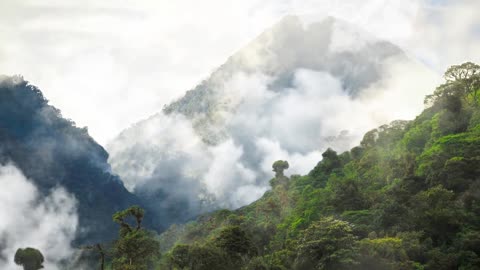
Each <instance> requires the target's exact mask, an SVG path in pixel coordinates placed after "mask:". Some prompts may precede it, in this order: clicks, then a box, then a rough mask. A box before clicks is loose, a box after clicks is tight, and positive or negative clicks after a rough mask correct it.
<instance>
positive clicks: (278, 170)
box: [272, 160, 288, 178]
mask: <svg viewBox="0 0 480 270" xmlns="http://www.w3.org/2000/svg"><path fill="white" fill-rule="evenodd" d="M272 168H273V171H274V172H275V177H277V178H280V177H283V176H284V174H283V171H284V170H286V169H288V161H286V160H277V161H275V162H274V163H273V165H272Z"/></svg>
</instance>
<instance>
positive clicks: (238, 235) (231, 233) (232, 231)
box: [214, 226, 256, 263]
mask: <svg viewBox="0 0 480 270" xmlns="http://www.w3.org/2000/svg"><path fill="white" fill-rule="evenodd" d="M214 245H215V246H217V247H219V248H220V249H221V250H223V251H224V252H225V253H226V254H227V255H228V256H229V258H231V259H232V260H233V261H235V262H237V263H241V262H242V261H244V259H246V258H247V257H250V256H252V255H254V254H255V253H256V252H255V248H254V246H253V244H252V241H251V239H250V237H248V235H247V233H246V232H245V231H244V230H242V229H241V228H240V227H239V226H228V227H225V228H224V229H223V230H222V231H221V232H220V235H219V236H218V237H217V238H215V240H214Z"/></svg>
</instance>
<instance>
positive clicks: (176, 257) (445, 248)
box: [161, 63, 480, 269]
mask: <svg viewBox="0 0 480 270" xmlns="http://www.w3.org/2000/svg"><path fill="white" fill-rule="evenodd" d="M479 73H480V67H479V66H477V65H474V64H472V63H466V64H463V65H460V66H453V67H452V68H450V69H449V70H448V71H447V72H446V74H445V75H446V76H445V77H446V79H447V81H446V83H445V84H444V85H441V86H440V87H438V88H437V90H436V91H435V92H434V94H433V95H431V96H428V97H427V98H426V100H425V101H426V103H427V105H428V106H427V107H428V108H427V109H425V110H424V111H423V112H422V113H421V114H420V115H419V116H418V117H417V118H416V119H415V120H413V121H408V122H407V121H395V122H393V123H391V124H389V125H384V126H381V127H379V128H377V129H375V130H372V131H370V132H368V133H367V134H365V137H364V138H363V140H362V142H361V144H360V146H358V147H355V148H353V149H351V150H350V151H348V152H344V153H341V154H337V153H336V152H335V151H334V150H331V149H329V150H327V151H326V152H325V153H324V154H323V160H322V161H321V162H319V163H318V165H317V166H316V167H315V168H314V169H313V170H312V171H311V172H310V173H309V174H308V175H303V176H300V175H292V176H291V177H290V178H289V179H288V178H286V177H285V176H283V173H282V172H283V170H284V169H285V168H287V167H288V166H285V165H286V164H285V163H282V164H283V166H278V165H279V163H276V165H277V166H274V167H275V170H276V171H277V175H276V177H275V178H274V179H272V181H271V184H272V190H271V191H269V192H267V193H265V195H264V196H263V197H262V198H261V199H260V200H258V201H256V202H254V203H252V204H251V205H248V206H246V207H243V208H241V209H238V210H236V211H228V210H222V211H217V212H214V213H211V214H207V215H204V216H202V217H200V218H198V219H197V220H196V221H194V222H191V223H188V224H186V225H181V226H178V225H176V226H172V227H171V228H170V229H169V230H168V231H166V232H164V233H163V234H162V236H161V243H162V248H163V249H164V251H168V253H166V254H165V255H164V256H163V262H162V263H163V266H164V267H165V268H166V269H480V268H479V266H480V181H479V180H480V102H479V100H480V97H479V96H480V89H479V88H480V77H479V76H480V75H479ZM167 267H168V268H167ZM162 269H163V268H162Z"/></svg>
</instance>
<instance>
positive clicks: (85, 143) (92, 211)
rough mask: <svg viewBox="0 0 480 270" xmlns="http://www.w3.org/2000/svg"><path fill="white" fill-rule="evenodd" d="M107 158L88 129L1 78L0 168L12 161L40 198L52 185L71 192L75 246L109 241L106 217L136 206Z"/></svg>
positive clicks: (13, 80) (25, 86)
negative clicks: (75, 221)
mask: <svg viewBox="0 0 480 270" xmlns="http://www.w3.org/2000/svg"><path fill="white" fill-rule="evenodd" d="M107 158H108V153H107V152H106V151H105V150H104V149H103V148H102V147H101V146H100V145H98V144H97V143H96V142H95V141H94V140H93V139H92V138H91V137H90V136H89V135H88V132H87V130H86V129H82V128H77V127H76V126H75V124H74V123H73V122H72V121H70V120H67V119H64V118H63V117H62V116H61V114H60V111H59V110H57V109H56V108H54V107H53V106H50V105H49V104H48V101H47V100H46V99H45V98H44V96H43V95H42V93H41V92H40V90H39V89H38V88H36V87H35V86H32V85H30V84H29V83H28V82H27V81H25V80H23V78H21V77H5V76H3V77H2V76H0V164H5V163H10V162H12V163H14V164H15V165H16V166H17V167H18V168H20V169H21V170H22V172H23V173H24V174H25V176H27V177H28V178H29V179H31V180H32V181H33V182H34V184H35V186H36V187H37V188H38V189H39V190H40V191H41V192H42V193H43V194H48V193H49V191H50V190H51V189H53V188H55V187H57V186H62V187H64V188H65V189H66V190H67V191H68V192H70V193H72V194H73V195H74V196H75V198H76V200H77V201H78V204H77V210H78V214H79V222H80V224H79V225H80V227H79V228H78V230H77V232H78V237H77V239H78V240H81V241H80V242H90V241H99V240H107V239H113V238H114V237H115V236H116V233H115V230H116V227H115V225H114V224H113V223H111V216H112V215H113V214H114V213H115V212H117V211H119V210H121V209H124V208H126V207H128V206H130V205H132V204H139V200H138V198H137V197H136V196H135V195H132V194H131V193H129V192H128V191H127V190H126V189H125V187H124V186H123V183H122V182H121V181H120V179H119V178H118V177H117V176H115V175H112V174H111V173H110V165H109V164H108V163H107ZM18 196H21V194H18Z"/></svg>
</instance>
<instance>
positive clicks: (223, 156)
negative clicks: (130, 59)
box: [106, 16, 436, 225]
mask: <svg viewBox="0 0 480 270" xmlns="http://www.w3.org/2000/svg"><path fill="white" fill-rule="evenodd" d="M192 61H195V60H194V59H192ZM412 76H413V77H412ZM412 78H415V79H416V80H417V83H416V84H413V85H412V84H408V82H409V80H412ZM432 78H436V77H435V76H434V75H432V74H431V73H430V71H429V70H428V69H427V68H425V67H424V66H422V65H420V64H418V63H416V62H415V61H413V60H411V59H410V58H409V57H408V56H407V55H406V53H405V52H403V51H402V50H401V49H400V48H399V47H397V46H395V45H394V44H392V43H390V42H388V41H384V40H378V39H376V38H375V37H373V36H372V35H371V34H369V33H366V32H364V31H362V30H361V29H358V28H357V27H356V26H354V25H351V24H349V23H347V22H344V21H341V20H337V19H335V18H331V17H327V18H322V19H319V20H318V21H316V22H311V23H307V22H304V21H303V20H302V18H300V17H297V16H288V17H285V18H284V19H282V20H281V21H280V22H278V23H277V24H275V25H274V26H272V27H271V28H270V29H267V30H266V31H265V32H264V33H262V34H261V35H260V36H258V37H257V38H256V39H254V40H253V41H252V42H251V43H249V44H247V45H246V46H245V47H244V48H242V49H240V50H239V51H238V52H237V53H235V54H234V55H232V56H231V57H230V58H229V59H228V60H227V61H226V62H225V64H223V65H222V66H220V67H219V68H218V69H217V70H215V71H214V72H213V73H212V74H211V76H209V77H208V78H207V79H205V80H204V81H202V82H201V83H200V84H198V85H197V86H195V87H194V88H193V89H192V90H190V91H187V92H186V94H185V95H184V96H183V97H181V98H180V99H178V100H176V101H174V102H172V103H171V104H169V105H166V106H165V107H164V108H163V110H162V112H160V113H158V114H156V115H153V116H152V117H150V118H148V119H146V120H144V121H141V122H139V123H137V124H135V125H133V126H132V127H130V128H128V129H126V130H125V131H123V132H122V133H121V134H120V135H119V136H118V137H117V138H116V139H114V140H113V141H112V142H111V143H110V144H108V145H107V147H106V148H107V150H108V152H109V153H110V158H109V162H110V164H111V165H112V169H113V171H114V172H115V173H117V174H119V175H120V176H121V179H122V180H123V181H124V183H125V186H126V187H127V188H128V189H129V190H130V191H132V192H133V193H135V194H137V195H138V196H140V197H142V198H145V200H146V203H147V204H148V205H149V206H150V207H151V208H152V209H157V211H158V213H157V215H159V216H161V217H162V219H161V220H162V223H163V224H164V225H168V224H171V223H175V222H183V221H186V220H189V219H190V218H192V217H194V216H196V215H198V214H199V213H204V212H207V211H211V210H212V209H217V208H219V207H224V208H230V209H232V208H237V207H241V206H243V205H246V204H248V203H251V202H252V201H254V200H256V199H258V198H260V197H261V196H262V194H263V193H264V192H265V191H267V190H268V189H269V188H270V187H269V184H268V181H267V179H269V178H270V177H271V175H272V172H271V163H272V162H273V161H275V160H278V159H282V160H283V159H287V160H289V161H290V163H291V165H294V166H291V167H292V168H293V169H292V170H290V171H291V173H292V174H304V173H306V172H308V170H310V169H311V167H313V166H314V165H315V164H316V163H317V162H318V161H319V160H320V159H322V155H321V154H322V152H323V151H324V150H325V149H327V148H328V147H334V148H335V149H340V150H347V149H349V148H350V147H353V146H354V145H355V144H357V143H358V142H359V141H360V139H361V137H362V135H363V133H364V132H366V131H368V130H369V129H371V128H373V127H375V126H378V125H380V124H384V123H388V122H389V121H392V120H394V119H399V118H412V117H414V116H415V115H416V114H417V113H418V112H419V111H420V110H421V109H422V108H423V104H422V102H421V101H420V100H417V99H412V98H411V97H412V96H422V95H423V94H426V91H428V89H431V88H432V87H433V84H432V82H434V83H435V79H432ZM425 82H426V83H425Z"/></svg>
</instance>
